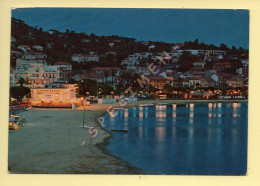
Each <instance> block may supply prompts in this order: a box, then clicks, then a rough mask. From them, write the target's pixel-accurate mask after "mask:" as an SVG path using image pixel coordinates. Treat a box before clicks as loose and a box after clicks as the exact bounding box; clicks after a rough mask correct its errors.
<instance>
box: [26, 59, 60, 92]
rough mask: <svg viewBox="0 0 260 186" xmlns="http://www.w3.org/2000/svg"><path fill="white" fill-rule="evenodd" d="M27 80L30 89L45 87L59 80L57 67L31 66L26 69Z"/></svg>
mask: <svg viewBox="0 0 260 186" xmlns="http://www.w3.org/2000/svg"><path fill="white" fill-rule="evenodd" d="M27 79H28V83H29V86H30V87H32V88H36V87H45V86H46V85H49V84H52V83H54V82H55V81H59V80H60V70H59V66H48V65H44V64H31V65H30V66H29V67H28V75H27Z"/></svg>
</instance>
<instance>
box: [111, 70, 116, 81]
mask: <svg viewBox="0 0 260 186" xmlns="http://www.w3.org/2000/svg"><path fill="white" fill-rule="evenodd" d="M111 75H112V82H113V83H114V77H115V75H116V70H115V69H112V70H111Z"/></svg>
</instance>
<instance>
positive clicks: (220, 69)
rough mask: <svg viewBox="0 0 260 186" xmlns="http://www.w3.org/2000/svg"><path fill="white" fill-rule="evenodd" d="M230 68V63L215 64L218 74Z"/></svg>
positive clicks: (214, 67)
mask: <svg viewBox="0 0 260 186" xmlns="http://www.w3.org/2000/svg"><path fill="white" fill-rule="evenodd" d="M230 68H231V63H229V62H225V63H214V64H213V70H216V71H217V72H223V71H225V70H228V69H230Z"/></svg>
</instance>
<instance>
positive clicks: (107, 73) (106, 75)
mask: <svg viewBox="0 0 260 186" xmlns="http://www.w3.org/2000/svg"><path fill="white" fill-rule="evenodd" d="M104 76H105V78H106V83H107V77H108V76H109V72H108V71H105V72H104Z"/></svg>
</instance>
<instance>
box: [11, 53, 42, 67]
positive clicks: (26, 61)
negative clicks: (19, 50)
mask: <svg viewBox="0 0 260 186" xmlns="http://www.w3.org/2000/svg"><path fill="white" fill-rule="evenodd" d="M34 63H41V64H45V63H46V59H36V58H35V56H29V55H27V56H23V58H20V59H16V67H15V69H16V70H24V71H26V70H28V67H29V65H31V64H34Z"/></svg>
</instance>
